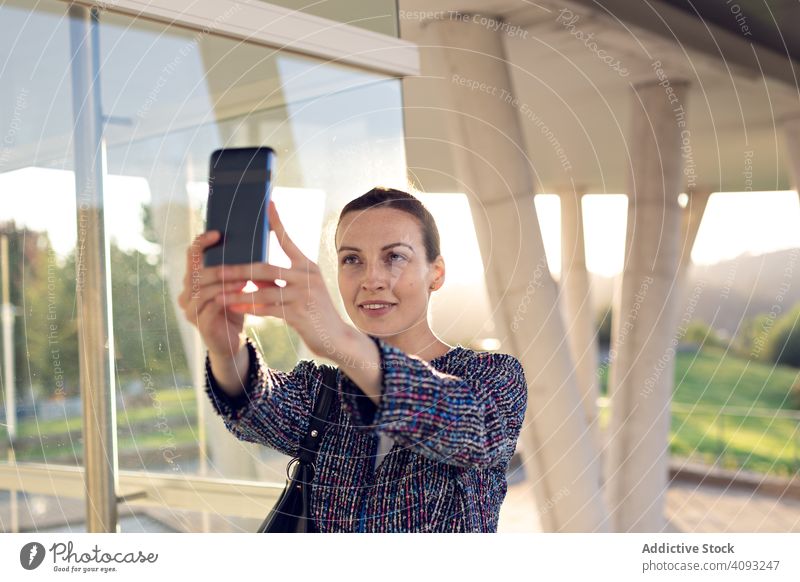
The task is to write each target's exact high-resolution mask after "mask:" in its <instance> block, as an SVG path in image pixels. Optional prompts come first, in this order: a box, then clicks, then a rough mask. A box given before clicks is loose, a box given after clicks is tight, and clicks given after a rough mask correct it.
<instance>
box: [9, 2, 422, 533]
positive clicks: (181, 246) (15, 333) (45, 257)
mask: <svg viewBox="0 0 800 582" xmlns="http://www.w3.org/2000/svg"><path fill="white" fill-rule="evenodd" d="M391 4H393V3H391ZM387 9H388V8H387ZM392 9H393V8H392ZM67 10H68V4H67V3H65V2H60V1H56V0H44V1H41V2H38V3H36V4H35V7H32V6H31V5H30V3H27V2H23V1H20V0H12V1H10V2H6V3H4V4H3V5H2V6H1V7H0V55H3V56H2V57H0V107H1V108H2V110H3V111H4V112H10V115H8V116H6V115H4V116H3V117H2V120H0V233H2V234H5V235H7V237H8V241H9V244H8V258H7V260H6V259H3V260H6V262H7V264H8V265H9V268H10V277H9V280H10V297H9V301H10V304H11V305H12V306H13V313H14V315H13V328H12V333H11V334H10V340H8V341H6V343H7V344H8V345H9V346H10V348H9V349H10V351H11V354H12V359H13V362H14V370H13V371H14V374H13V376H14V377H13V381H12V383H13V385H14V387H15V390H16V396H15V402H14V403H11V402H10V401H9V398H8V397H7V394H9V390H8V386H6V383H5V378H7V377H8V376H6V375H4V376H3V378H4V385H3V386H4V390H3V398H4V400H3V401H2V405H3V406H2V412H0V414H2V417H0V423H2V426H0V428H2V429H4V432H0V439H1V440H2V443H3V444H2V448H0V452H1V453H3V458H2V459H0V462H4V461H6V459H7V458H8V457H9V455H10V454H11V452H10V451H11V448H10V447H9V446H8V445H9V435H8V434H7V433H8V430H7V427H6V425H7V424H8V422H7V421H8V414H7V411H8V410H9V407H10V406H12V404H13V405H14V406H15V408H16V411H17V417H18V421H17V428H16V439H15V442H14V446H13V452H14V453H15V455H16V461H17V462H20V463H23V462H44V463H48V464H60V465H72V466H82V464H83V442H82V429H81V396H80V384H79V370H78V361H79V360H78V358H79V342H78V337H77V326H76V323H77V314H76V305H75V301H76V300H75V282H76V276H75V273H76V270H75V256H76V250H79V249H77V246H76V240H77V232H78V225H77V218H76V217H77V203H76V187H75V172H76V169H77V170H78V171H80V169H81V168H80V167H79V165H78V166H76V161H75V155H74V147H73V146H74V143H75V141H76V138H78V137H80V136H77V134H76V130H75V127H74V125H75V124H74V115H75V113H74V111H75V108H74V106H75V103H74V100H73V90H74V89H75V88H76V87H77V89H78V95H79V98H80V95H81V94H85V93H86V92H87V91H91V90H92V87H78V86H77V85H76V83H78V76H76V70H75V69H76V65H75V60H74V59H73V55H74V53H75V51H76V44H75V39H72V40H71V38H70V26H71V24H73V23H74V21H72V20H71V18H70V17H69V15H68V12H67ZM348 18H349V17H348ZM93 32H94V34H95V35H96V39H97V41H98V42H97V47H99V48H98V50H96V51H95V52H94V53H93V55H92V57H93V62H94V65H93V67H92V71H91V73H92V74H91V76H90V79H94V82H95V83H99V92H96V93H95V95H98V96H99V100H98V101H95V103H98V110H97V111H96V113H97V115H98V116H99V118H100V119H102V121H103V129H102V138H103V142H104V145H105V153H106V168H105V172H104V176H103V183H102V185H103V191H104V202H103V204H104V211H105V232H106V236H107V238H108V240H109V249H110V254H109V256H110V260H109V268H110V273H111V292H112V293H111V295H112V298H111V301H110V304H109V305H108V308H109V310H110V311H111V313H112V318H113V334H114V337H113V340H114V345H115V359H114V367H115V380H116V386H115V393H116V411H117V413H116V414H117V416H116V421H117V438H118V449H119V466H120V469H130V470H140V469H146V470H148V471H168V472H170V473H172V474H187V475H192V474H197V473H198V472H203V468H204V465H203V464H202V463H201V455H202V450H203V449H202V447H201V446H200V445H201V442H200V440H201V435H202V434H203V429H207V430H209V431H211V433H213V438H210V439H209V444H208V455H209V457H208V464H207V468H208V473H207V474H209V475H210V476H222V477H232V478H254V479H261V480H268V481H272V482H275V483H282V482H283V479H284V475H285V460H286V459H284V458H282V457H280V456H279V455H277V453H276V454H272V453H270V452H268V451H266V450H264V449H263V447H256V446H255V445H250V444H249V443H243V442H240V441H236V440H235V439H234V437H232V436H230V435H228V434H227V433H226V432H224V427H222V423H221V420H220V419H219V418H217V417H215V416H213V413H211V412H210V407H209V403H208V402H206V401H205V400H204V394H202V393H201V392H200V390H199V389H198V378H199V379H200V380H202V377H201V376H199V375H198V370H201V369H202V368H201V366H202V358H203V357H204V353H205V352H204V351H203V350H202V346H199V345H198V343H197V336H196V334H195V328H194V327H192V326H191V325H190V324H188V323H187V322H186V321H185V320H184V319H183V316H182V313H181V312H180V310H179V308H178V307H177V303H176V299H177V296H178V294H179V293H180V291H181V286H182V280H183V276H184V273H185V264H186V260H185V257H186V249H187V246H188V244H189V242H190V241H191V239H192V238H193V236H194V235H195V234H197V233H199V232H201V231H202V230H203V229H204V228H203V221H204V213H205V202H206V196H207V177H208V163H209V155H210V154H211V152H212V151H213V150H215V149H217V148H220V147H224V146H255V145H269V146H271V147H273V148H274V149H275V150H276V151H277V152H278V156H279V159H278V170H277V174H276V189H275V192H274V198H275V201H276V204H277V206H278V208H279V211H280V212H281V214H282V216H283V217H284V222H285V223H286V225H287V228H288V229H289V231H290V233H295V236H296V238H297V240H298V243H299V244H300V246H301V248H303V250H304V251H305V252H306V253H307V254H308V255H309V256H311V257H313V258H315V259H316V260H318V261H319V263H320V265H321V266H322V268H323V271H324V272H325V273H326V277H327V279H328V281H330V282H331V285H330V289H331V292H332V295H333V296H334V299H335V300H336V301H338V292H337V291H336V285H335V280H336V276H335V262H334V261H333V260H332V258H331V257H332V256H333V254H332V253H328V251H329V250H330V246H331V245H332V236H331V234H330V230H329V229H330V227H331V226H332V223H333V221H335V218H336V216H337V210H338V209H339V208H341V206H343V205H344V204H345V203H346V202H347V201H349V200H350V199H352V198H354V197H355V196H357V195H359V194H361V193H363V192H365V191H367V190H368V189H370V188H372V187H373V186H375V185H378V184H385V185H389V186H395V187H404V186H406V184H407V183H406V177H405V158H404V153H403V131H402V110H401V93H400V92H401V89H400V82H399V81H398V80H397V79H393V78H389V77H385V76H381V75H379V74H376V73H373V72H367V71H364V70H359V69H355V68H349V67H347V66H343V65H339V64H334V63H330V62H323V61H320V60H315V59H313V58H308V57H304V56H301V55H297V54H291V53H285V52H281V51H278V50H273V49H270V48H267V47H264V46H256V45H251V44H248V43H245V42H240V41H237V40H233V39H229V38H220V37H215V36H212V35H209V34H203V33H202V32H199V31H195V30H189V29H185V28H180V27H176V26H168V25H165V24H161V23H156V22H153V21H149V20H145V19H136V18H132V17H129V16H125V15H120V14H115V13H113V12H110V11H100V13H99V15H98V20H97V24H96V25H95V28H94V31H93ZM82 91H83V93H81V92H82ZM82 106H83V102H82V103H80V104H78V108H80V107H82ZM323 232H325V235H323V234H322V233H323ZM272 248H273V249H275V246H272ZM320 251H322V252H320ZM276 252H277V251H276ZM272 258H273V256H272V255H271V259H272ZM277 260H278V261H280V258H279V257H278V258H277ZM248 326H249V331H250V334H251V335H254V336H258V338H259V339H260V343H261V346H262V348H263V352H264V354H265V356H266V359H267V361H268V363H269V365H271V366H273V367H276V368H281V369H291V368H292V367H293V366H294V365H295V364H296V362H297V359H298V357H311V356H310V355H308V354H304V353H303V352H302V346H301V345H300V342H299V341H298V338H297V337H296V335H294V334H293V332H292V331H291V330H290V329H288V328H287V327H286V326H285V325H283V322H282V320H276V319H255V318H254V319H252V320H249V321H248ZM0 341H3V340H2V338H0ZM7 368H8V366H4V368H3V372H4V374H5V373H6V369H7ZM203 415H207V416H208V418H207V424H206V425H204V426H201V424H202V420H201V419H202V418H203ZM220 429H221V431H222V432H213V431H220ZM7 500H8V498H7V496H3V497H0V505H2V504H6V503H8V501H7ZM5 508H6V510H7V506H5ZM0 509H2V508H0ZM1 515H3V513H1V512H0V516H1ZM3 527H5V526H3V524H0V529H2V528H3ZM20 527H21V528H22V529H23V530H24V529H25V528H26V527H28V528H32V527H34V526H33V525H31V524H27V526H26V524H24V523H21V524H20Z"/></svg>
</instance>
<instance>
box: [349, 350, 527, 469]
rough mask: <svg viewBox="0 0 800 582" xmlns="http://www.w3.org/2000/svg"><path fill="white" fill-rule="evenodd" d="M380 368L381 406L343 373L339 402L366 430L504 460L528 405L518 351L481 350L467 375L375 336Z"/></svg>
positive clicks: (429, 451) (474, 462)
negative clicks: (447, 371) (442, 367)
mask: <svg viewBox="0 0 800 582" xmlns="http://www.w3.org/2000/svg"><path fill="white" fill-rule="evenodd" d="M370 337H371V338H372V339H373V341H374V342H375V343H376V345H377V346H378V350H379V352H380V357H381V363H380V369H381V370H382V383H381V399H380V403H379V404H378V405H377V406H376V405H375V404H374V403H373V402H372V400H370V398H369V397H367V396H366V395H365V394H364V393H363V392H362V391H361V389H360V388H359V387H358V386H357V385H356V384H355V383H354V382H353V381H352V380H351V379H350V378H349V377H347V375H346V374H345V373H342V374H340V375H339V386H338V388H339V390H340V392H341V397H342V406H343V408H344V410H345V411H346V412H348V413H349V415H350V418H351V420H352V423H353V425H354V426H355V427H356V428H357V429H359V430H362V431H369V432H373V431H377V432H380V433H383V434H385V435H387V436H389V437H391V438H392V439H394V440H395V441H396V442H397V443H398V444H401V445H402V446H404V447H406V448H408V449H410V450H413V451H414V452H417V453H419V454H421V455H423V456H426V457H428V458H431V459H434V460H437V461H440V462H444V463H448V464H451V465H456V466H459V467H491V466H505V465H506V464H507V463H508V462H509V461H510V460H511V456H512V455H513V454H514V448H515V446H516V442H517V438H518V437H519V434H520V431H521V429H522V423H523V418H524V416H525V409H526V407H527V399H528V388H527V384H526V382H525V373H524V371H523V369H522V364H521V363H520V362H519V360H517V359H516V358H515V357H514V356H511V355H509V354H498V353H489V352H476V353H475V355H474V357H473V358H471V359H470V360H469V362H468V363H467V364H466V365H465V366H464V369H463V377H458V376H453V375H450V374H445V373H443V372H440V371H439V370H436V369H435V368H434V367H432V366H431V365H430V364H428V363H427V362H425V361H424V360H422V359H421V358H418V357H417V356H411V355H408V354H406V353H405V352H403V351H402V350H400V349H399V348H396V347H394V346H391V345H389V344H388V343H386V342H385V341H384V340H382V339H381V338H377V337H373V336H370Z"/></svg>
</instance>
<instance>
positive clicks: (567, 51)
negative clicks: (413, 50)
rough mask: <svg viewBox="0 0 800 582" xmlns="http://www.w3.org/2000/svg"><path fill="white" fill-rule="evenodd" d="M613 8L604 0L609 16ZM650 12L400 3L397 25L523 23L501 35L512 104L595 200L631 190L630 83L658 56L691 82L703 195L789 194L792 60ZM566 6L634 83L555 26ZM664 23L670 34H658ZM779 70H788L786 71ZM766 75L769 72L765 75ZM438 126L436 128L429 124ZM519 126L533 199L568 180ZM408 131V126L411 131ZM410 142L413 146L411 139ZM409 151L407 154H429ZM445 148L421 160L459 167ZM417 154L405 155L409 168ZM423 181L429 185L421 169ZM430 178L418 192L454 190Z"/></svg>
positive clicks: (473, 2) (798, 105)
mask: <svg viewBox="0 0 800 582" xmlns="http://www.w3.org/2000/svg"><path fill="white" fill-rule="evenodd" d="M614 3H615V2H614V1H613V0H606V2H605V5H606V8H608V6H609V5H610V4H614ZM620 4H622V3H620ZM634 4H636V3H634ZM652 4H657V3H653V2H650V3H641V4H639V5H638V9H637V10H630V11H629V10H627V9H623V8H619V9H616V11H614V12H609V11H608V10H603V9H601V8H598V7H597V6H596V5H592V6H590V7H587V6H585V5H583V3H582V2H557V1H554V0H541V1H538V2H535V3H534V2H528V1H526V0H484V1H478V0H436V1H434V2H431V1H427V2H423V1H422V0H400V10H401V13H400V26H401V34H402V35H403V36H406V37H408V38H409V39H410V40H414V38H413V36H414V29H415V27H416V26H418V25H419V21H418V18H419V16H420V15H419V12H427V13H431V12H434V11H450V10H452V11H456V10H457V11H461V12H477V13H481V14H486V15H491V16H495V17H498V18H502V19H503V21H504V22H505V23H507V24H508V25H509V26H519V27H522V28H521V29H519V30H521V31H524V32H517V33H516V34H506V35H504V39H505V46H506V53H507V58H508V60H509V63H510V69H511V74H512V80H513V85H514V88H515V93H516V95H515V96H516V97H517V98H518V99H519V100H520V102H522V103H526V104H527V105H528V107H529V108H530V109H531V110H534V111H535V112H536V113H537V115H538V116H539V117H540V118H541V119H543V120H544V121H545V123H546V124H547V126H548V127H549V128H550V129H551V130H552V131H553V133H554V134H555V135H556V136H557V138H558V140H559V142H560V143H561V144H562V146H563V147H564V149H565V151H566V152H567V154H568V156H569V159H570V162H571V165H572V171H571V176H570V177H571V178H573V179H574V180H575V182H576V183H578V184H582V185H583V186H585V187H586V188H587V189H588V191H590V192H612V193H617V192H624V191H625V186H626V168H627V165H628V150H629V148H630V147H631V144H630V143H629V142H628V141H627V136H628V127H629V125H630V115H631V108H630V103H631V99H632V98H633V90H632V84H635V83H637V82H643V81H652V80H653V79H654V73H653V72H652V69H651V64H652V62H653V61H654V60H660V61H662V62H663V63H664V64H665V66H666V68H667V71H668V73H669V76H670V79H672V80H673V81H674V80H677V79H680V78H682V79H685V80H687V81H689V83H690V87H691V88H690V93H689V97H688V104H687V105H686V110H687V120H688V122H689V129H690V131H691V141H692V153H693V157H694V162H695V164H696V173H697V176H698V181H697V183H698V186H699V187H704V188H709V189H710V190H711V191H741V190H745V189H748V188H751V189H752V190H755V191H758V190H782V189H787V188H789V187H790V179H789V176H788V174H787V170H786V165H785V164H784V162H783V155H784V152H783V150H784V147H783V136H782V133H781V126H780V122H781V119H783V118H785V117H787V116H792V115H798V114H800V101H799V100H798V91H797V87H796V86H795V85H794V84H793V83H792V82H787V81H791V78H792V75H793V73H794V71H793V69H792V68H791V66H790V63H789V61H788V60H786V59H783V60H781V59H780V57H779V56H778V55H776V54H775V53H772V52H771V51H766V50H763V49H758V48H754V47H752V46H750V44H749V43H748V42H746V41H744V40H743V39H742V38H737V37H735V35H733V34H731V33H729V32H726V31H721V30H717V29H713V28H711V27H710V26H709V27H707V26H706V24H705V23H698V22H695V21H692V20H691V19H687V18H686V17H685V16H681V15H678V14H673V13H671V12H670V9H665V10H664V11H663V12H659V14H655V13H651V14H650V15H649V16H648V14H646V13H643V12H642V10H641V8H642V6H643V5H648V6H649V5H652ZM628 6H632V5H631V4H628ZM565 8H568V9H570V10H572V11H573V13H574V14H575V15H578V16H579V19H578V20H577V21H575V23H574V27H573V28H572V31H573V32H574V31H577V30H580V31H581V32H583V33H585V34H588V33H594V35H595V36H594V39H595V41H596V43H597V47H598V48H601V49H604V50H605V51H606V53H607V54H608V55H612V56H613V57H614V58H615V59H618V60H619V61H620V63H621V65H622V66H624V67H625V69H627V70H628V71H629V74H628V75H627V76H622V75H620V74H619V73H618V72H617V71H615V70H613V69H612V68H611V67H610V66H608V65H607V64H606V63H604V62H602V61H601V60H600V59H599V58H598V56H597V54H595V52H593V51H592V50H590V49H589V48H587V46H585V44H584V42H582V41H581V40H580V39H579V38H576V36H574V35H573V34H570V30H568V29H567V28H566V27H565V26H564V24H562V23H559V22H558V16H559V12H560V11H561V10H562V9H565ZM414 11H416V12H417V13H416V14H415V13H414ZM628 15H630V19H626V18H627V17H628ZM664 15H666V16H667V17H670V18H672V17H674V18H672V20H670V21H665V20H660V21H658V22H656V23H655V24H654V23H652V22H649V21H648V20H647V18H652V19H654V20H655V19H657V18H664V17H665V16H664ZM404 16H405V18H404ZM665 22H667V24H668V25H669V26H668V27H667V25H666V24H664V23H665ZM656 25H658V26H656ZM698 26H700V27H701V28H698ZM658 27H661V28H666V29H667V30H669V31H670V33H671V34H672V35H673V37H672V38H667V37H665V36H664V34H663V31H661V32H654V30H655V29H657V28H658ZM709 47H710V48H709ZM422 50H425V49H424V48H423V49H422ZM715 51H716V54H714V52H715ZM423 62H424V60H423ZM784 65H789V66H788V67H787V68H785V70H782V69H781V67H783V66H784ZM759 67H760V68H761V70H765V71H769V73H767V74H762V73H761V72H760V71H759ZM787 70H788V71H789V73H790V74H786V71H787ZM423 73H424V71H423ZM434 122H435V121H434V120H429V124H430V123H434ZM520 123H521V124H522V127H523V133H524V137H525V140H526V148H527V151H528V154H529V156H530V158H531V159H532V160H534V164H535V167H536V172H537V174H538V176H537V177H538V183H537V184H536V188H537V191H539V192H548V191H553V190H554V189H556V188H557V187H559V186H561V185H563V184H564V183H565V181H567V178H566V177H565V172H564V170H563V168H562V167H561V163H560V162H559V160H558V158H557V156H556V155H555V153H554V151H553V147H552V145H551V144H550V143H548V141H547V140H546V139H545V138H544V137H543V136H542V132H541V130H540V128H537V127H536V126H535V125H534V124H533V123H531V122H530V121H529V120H526V119H524V118H521V120H520ZM413 126H414V124H413V123H411V124H408V127H410V128H411V130H412V132H413ZM442 131H443V132H444V131H445V129H444V128H443V129H442ZM409 137H410V138H411V140H413V137H414V136H413V135H411V136H409ZM442 137H443V138H444V139H446V136H444V135H443V136H442ZM409 143H410V145H409V147H425V146H420V145H419V144H416V145H412V144H413V142H409ZM443 151H444V150H443V149H442V148H438V149H436V151H435V154H434V152H433V151H431V155H423V156H421V157H422V159H425V160H426V162H427V164H428V166H439V167H442V168H445V169H448V168H450V167H452V163H451V161H450V160H446V159H442V156H446V154H443V153H442V152H443ZM746 152H752V157H751V158H750V162H752V171H753V177H752V180H753V181H752V183H751V184H748V183H747V182H746V181H745V175H744V171H745V169H747V168H746V163H748V162H746V159H745V158H746V157H747V155H749V154H747V155H746ZM432 155H435V156H436V157H438V158H439V159H432V158H431V156H432ZM419 158H420V156H414V155H410V156H409V160H410V163H412V165H413V162H414V160H415V159H419ZM412 171H414V168H413V167H412ZM445 173H447V172H445ZM420 175H421V176H423V178H422V181H424V180H425V178H424V176H425V175H426V174H425V172H421V173H420ZM427 175H430V173H428V174H427ZM431 182H434V184H431V186H433V188H431V187H429V185H428V184H424V183H423V184H421V186H422V187H423V188H424V189H426V190H428V191H442V190H448V189H449V190H453V189H457V184H452V186H451V187H450V188H448V187H447V184H446V182H447V180H446V179H442V178H441V176H439V177H437V178H431Z"/></svg>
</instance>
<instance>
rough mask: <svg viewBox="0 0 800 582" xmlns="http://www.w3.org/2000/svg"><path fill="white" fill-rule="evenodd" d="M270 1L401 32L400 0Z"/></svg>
mask: <svg viewBox="0 0 800 582" xmlns="http://www.w3.org/2000/svg"><path fill="white" fill-rule="evenodd" d="M269 3H270V4H276V5H278V6H283V7H284V8H290V9H292V10H298V11H300V12H305V13H306V14H313V15H314V16H321V17H323V18H328V19H330V20H335V21H337V22H344V23H347V24H350V25H352V26H360V27H361V28H366V29H367V30H372V31H375V32H380V33H381V34H388V35H390V36H398V32H397V29H398V26H397V0H370V1H369V2H365V1H364V0H325V1H324V2H310V1H309V0H270V1H269Z"/></svg>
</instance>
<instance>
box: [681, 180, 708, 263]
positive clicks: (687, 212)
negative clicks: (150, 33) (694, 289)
mask: <svg viewBox="0 0 800 582" xmlns="http://www.w3.org/2000/svg"><path fill="white" fill-rule="evenodd" d="M711 193H712V192H711V187H710V186H706V187H700V188H694V189H692V190H690V191H689V192H688V193H687V195H688V197H689V200H688V202H687V203H686V208H684V209H683V219H682V221H681V248H680V260H679V263H678V264H679V265H680V271H681V274H682V275H685V274H686V271H687V270H688V268H689V266H690V265H691V263H692V248H693V247H694V241H695V240H697V232H698V231H699V230H700V223H701V222H702V220H703V215H704V214H705V211H706V206H708V199H709V198H710V197H711Z"/></svg>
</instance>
